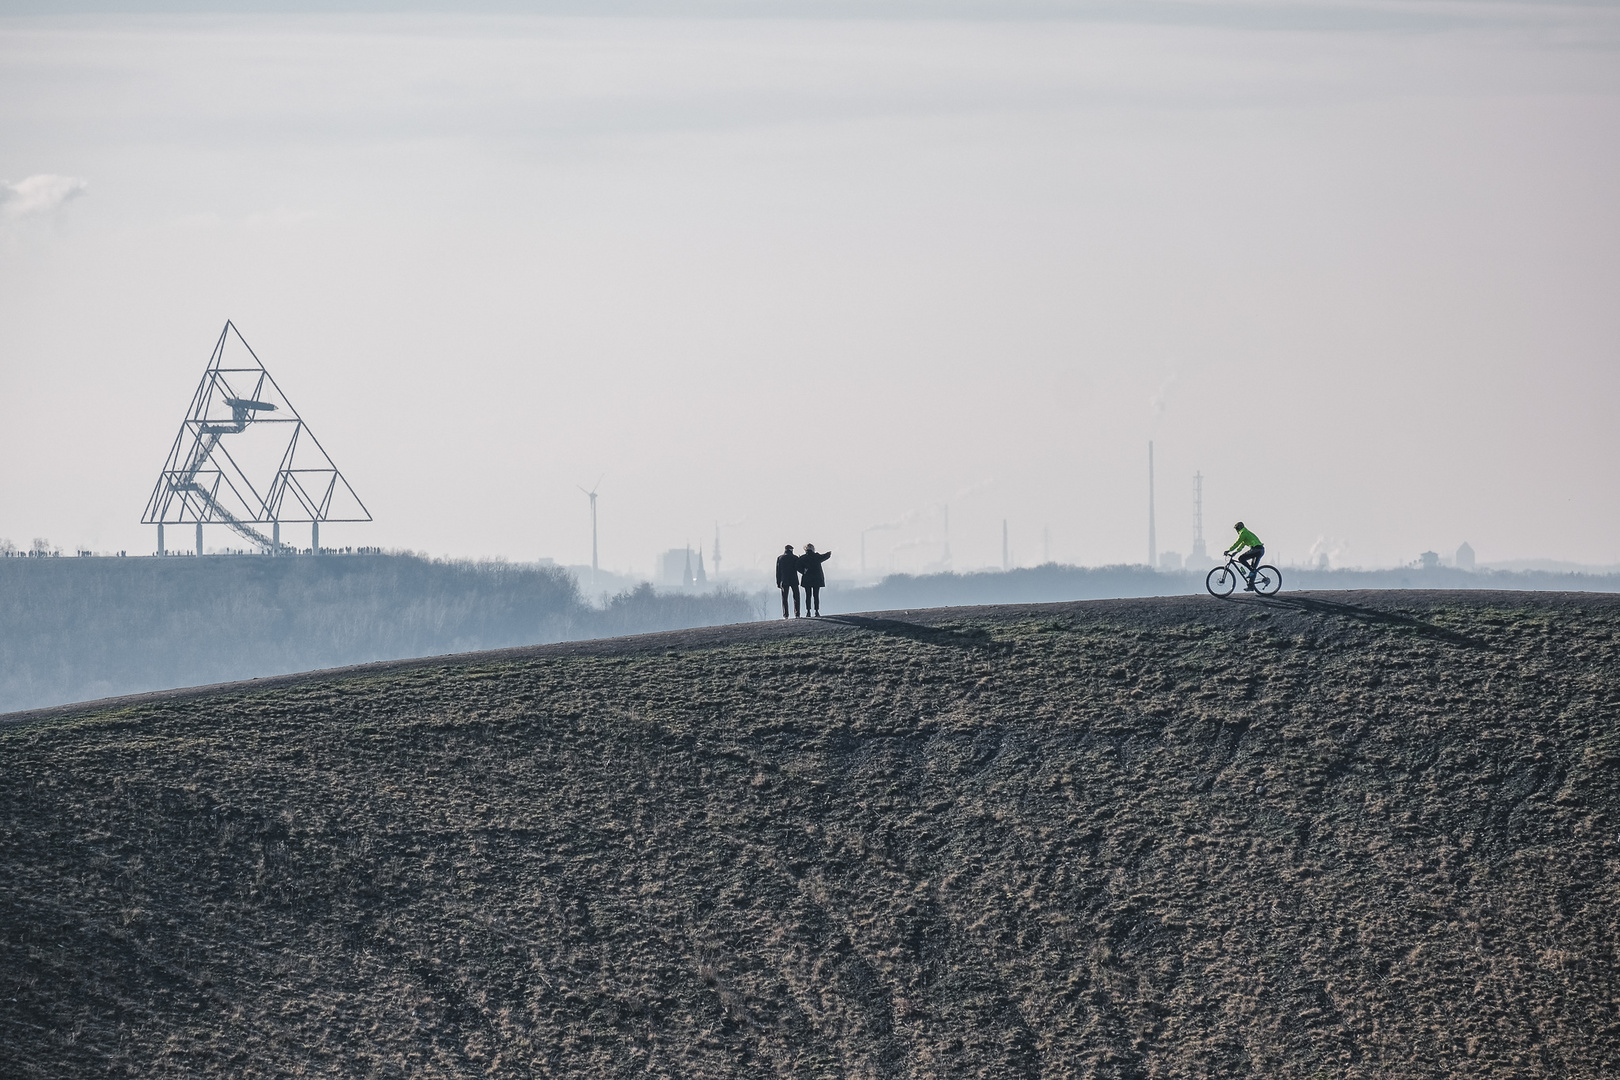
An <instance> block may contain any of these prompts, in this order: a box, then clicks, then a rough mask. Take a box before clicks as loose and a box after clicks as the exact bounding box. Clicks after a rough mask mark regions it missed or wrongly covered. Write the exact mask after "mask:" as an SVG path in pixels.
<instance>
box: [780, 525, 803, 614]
mask: <svg viewBox="0 0 1620 1080" xmlns="http://www.w3.org/2000/svg"><path fill="white" fill-rule="evenodd" d="M776 587H777V588H778V589H781V590H782V618H784V619H785V618H787V617H788V613H787V598H788V590H789V589H791V590H793V617H794V618H795V619H797V618H799V557H798V556H797V555H795V554H793V545H792V544H787V545H784V546H783V548H782V554H780V555H778V556H777V557H776Z"/></svg>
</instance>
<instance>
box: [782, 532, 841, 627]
mask: <svg viewBox="0 0 1620 1080" xmlns="http://www.w3.org/2000/svg"><path fill="white" fill-rule="evenodd" d="M788 550H789V551H792V550H793V549H792V548H788ZM830 558H832V552H830V551H829V552H826V553H824V554H818V553H817V552H816V545H814V544H806V545H804V554H803V555H800V556H799V574H800V575H801V577H802V578H803V579H804V613H805V614H806V615H810V616H812V617H815V618H819V617H820V616H821V587H822V586H823V585H825V584H827V575H826V574H824V573H822V572H821V564H822V563H824V562H826V561H827V560H828V559H830ZM784 607H785V605H784Z"/></svg>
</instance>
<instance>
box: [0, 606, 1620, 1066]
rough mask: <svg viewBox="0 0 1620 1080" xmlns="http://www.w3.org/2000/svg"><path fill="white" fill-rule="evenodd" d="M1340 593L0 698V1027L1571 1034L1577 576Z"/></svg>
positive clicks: (54, 1039)
mask: <svg viewBox="0 0 1620 1080" xmlns="http://www.w3.org/2000/svg"><path fill="white" fill-rule="evenodd" d="M1285 599H1286V598H1285ZM1326 599H1327V597H1318V598H1317V600H1326ZM1339 599H1344V598H1343V597H1341V598H1339ZM1350 599H1352V600H1354V601H1356V603H1357V604H1359V605H1360V606H1359V607H1351V608H1334V607H1332V606H1329V605H1327V604H1325V603H1318V602H1315V601H1313V600H1312V599H1311V598H1310V597H1302V598H1295V599H1294V600H1293V601H1292V602H1291V603H1292V604H1293V605H1294V606H1281V605H1274V606H1266V605H1261V604H1258V603H1253V602H1250V603H1220V602H1216V601H1208V600H1192V599H1165V600H1146V601H1120V602H1103V603H1087V604H1072V605H1048V606H1043V607H1028V608H1004V609H966V610H958V611H954V612H936V613H926V612H924V613H915V614H912V615H892V616H891V617H890V618H889V619H888V620H887V621H878V622H873V623H869V624H866V625H863V626H853V625H849V624H840V623H830V622H823V623H819V624H815V625H814V626H808V625H803V624H800V625H795V626H789V627H783V626H780V625H778V626H766V627H738V628H736V629H734V630H729V631H708V632H696V633H694V634H692V635H689V636H686V637H682V636H681V635H660V636H659V637H657V638H655V639H648V640H643V641H640V642H634V641H632V642H619V643H601V644H598V645H590V646H581V645H576V646H571V647H557V648H552V649H542V650H536V651H534V652H533V653H532V654H529V655H506V656H501V657H493V658H491V657H483V658H480V657H478V656H471V657H467V658H464V659H462V660H457V661H455V662H447V663H444V664H442V665H440V666H436V667H435V666H423V665H417V666H414V667H413V666H407V667H402V668H399V669H396V670H388V671H374V672H368V673H360V674H353V673H351V674H346V675H343V674H340V675H327V676H318V677H311V678H310V679H308V680H306V681H303V682H299V683H295V684H292V685H282V686H276V687H270V688H264V689H252V688H239V689H236V690H231V691H224V692H220V693H217V694H214V695H211V696H206V697H200V698H195V699H189V700H177V701H172V702H167V703H164V702H159V703H153V704H142V705H139V706H134V707H128V708H122V709H111V710H106V711H103V712H100V713H96V714H93V715H87V716H81V717H76V718H73V717H70V718H59V719H55V720H49V721H41V722H35V723H32V724H29V725H27V726H24V727H20V728H13V729H10V730H7V731H4V732H0V754H3V755H4V769H3V777H0V783H3V785H4V787H3V792H0V866H3V868H4V873H3V874H0V930H3V935H0V1074H3V1075H6V1076H18V1077H47V1076H49V1077H58V1076H60V1077H68V1076H73V1077H84V1076H107V1075H131V1076H143V1077H151V1076H189V1075H204V1074H206V1075H230V1076H246V1077H259V1076H263V1077H269V1076H468V1075H495V1076H531V1075H534V1076H563V1075H567V1076H620V1075H642V1074H644V1073H646V1074H651V1075H654V1076H665V1075H667V1076H738V1077H742V1076H759V1075H769V1074H783V1075H793V1076H806V1077H811V1076H815V1077H823V1076H825V1077H856V1076H930V1077H931V1076H939V1077H945V1076H952V1077H955V1076H975V1075H984V1076H1036V1075H1039V1076H1050V1077H1060V1076H1063V1077H1066V1076H1080V1077H1085V1076H1097V1077H1202V1076H1279V1077H1280V1076H1287V1077H1301V1078H1304V1077H1358V1078H1359V1077H1367V1078H1371V1077H1407V1076H1413V1077H1415V1076H1492V1077H1499V1076H1508V1077H1519V1076H1522V1077H1539V1076H1548V1077H1552V1076H1558V1077H1565V1076H1577V1077H1579V1076H1592V1077H1596V1076H1604V1075H1610V1076H1612V1075H1616V1074H1617V1073H1620V1014H1617V1001H1620V977H1617V974H1616V963H1615V961H1616V948H1617V943H1620V934H1617V923H1620V919H1617V915H1616V912H1617V911H1620V906H1617V905H1620V845H1617V843H1616V830H1617V828H1620V818H1617V810H1620V806H1617V799H1620V785H1617V779H1620V730H1617V725H1616V720H1617V719H1620V678H1617V675H1620V641H1617V637H1616V633H1617V630H1620V600H1617V599H1614V598H1607V597H1598V596H1589V595H1574V594H1564V595H1533V594H1532V595H1526V594H1467V595H1462V594H1424V595H1418V594H1372V595H1368V596H1360V597H1351V598H1350ZM1394 609H1399V611H1398V612H1397V611H1395V610H1394Z"/></svg>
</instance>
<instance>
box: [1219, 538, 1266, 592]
mask: <svg viewBox="0 0 1620 1080" xmlns="http://www.w3.org/2000/svg"><path fill="white" fill-rule="evenodd" d="M1232 528H1234V529H1236V530H1237V534H1238V535H1237V540H1236V541H1234V542H1233V544H1232V546H1231V547H1229V548H1227V549H1226V554H1228V555H1230V554H1232V552H1234V551H1236V550H1237V549H1238V548H1241V547H1247V548H1248V549H1249V550H1247V551H1245V552H1244V553H1243V554H1241V555H1239V556H1238V557H1237V561H1238V562H1240V563H1242V564H1243V565H1244V566H1247V567H1248V568H1249V583H1248V584H1247V585H1245V586H1243V588H1244V591H1246V592H1254V572H1255V569H1256V568H1257V567H1259V565H1260V556H1262V555H1264V554H1265V553H1266V545H1264V544H1262V543H1261V542H1260V538H1259V537H1258V536H1256V535H1254V533H1252V532H1250V531H1249V530H1248V529H1246V528H1244V527H1243V522H1241V521H1240V522H1238V523H1237V524H1236V525H1233V526H1232Z"/></svg>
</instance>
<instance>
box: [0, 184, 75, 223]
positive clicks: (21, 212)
mask: <svg viewBox="0 0 1620 1080" xmlns="http://www.w3.org/2000/svg"><path fill="white" fill-rule="evenodd" d="M88 190H90V185H89V184H88V183H87V182H86V181H84V180H82V179H80V178H79V177H77V176H55V175H53V174H51V173H40V174H39V175H38V176H30V177H27V178H26V179H23V180H18V181H17V182H16V183H0V213H4V214H5V215H6V216H7V217H34V216H42V215H45V214H51V213H54V212H55V211H56V210H57V208H58V207H60V206H61V205H62V204H63V203H65V202H67V201H68V200H69V199H74V198H77V197H78V196H80V195H83V194H84V193H85V192H86V191H88Z"/></svg>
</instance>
